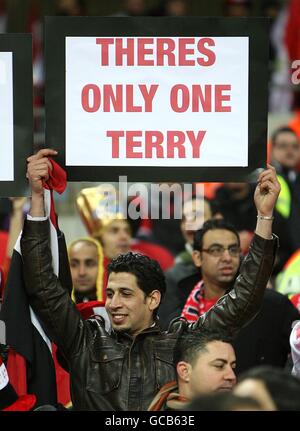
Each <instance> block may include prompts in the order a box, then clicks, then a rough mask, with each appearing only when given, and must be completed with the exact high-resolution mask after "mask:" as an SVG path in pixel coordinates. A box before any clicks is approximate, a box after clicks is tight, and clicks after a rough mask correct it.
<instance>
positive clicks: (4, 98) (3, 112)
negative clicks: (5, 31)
mask: <svg viewBox="0 0 300 431" xmlns="http://www.w3.org/2000/svg"><path fill="white" fill-rule="evenodd" d="M12 61H13V56H12V52H0V136H1V137H0V181H13V180H14V118H13V70H12Z"/></svg>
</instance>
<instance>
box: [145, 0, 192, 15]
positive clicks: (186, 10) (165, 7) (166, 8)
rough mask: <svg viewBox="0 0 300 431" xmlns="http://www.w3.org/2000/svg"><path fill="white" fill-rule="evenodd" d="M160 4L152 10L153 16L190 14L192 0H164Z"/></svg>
mask: <svg viewBox="0 0 300 431" xmlns="http://www.w3.org/2000/svg"><path fill="white" fill-rule="evenodd" d="M160 3H161V4H160V6H159V7H157V8H155V9H153V10H152V11H151V12H150V15H152V16H187V15H190V0H162V1H161V2H160Z"/></svg>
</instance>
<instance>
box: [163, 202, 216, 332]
mask: <svg viewBox="0 0 300 431" xmlns="http://www.w3.org/2000/svg"><path fill="white" fill-rule="evenodd" d="M211 215H212V213H211V208H210V203H209V201H208V200H206V199H203V197H201V196H197V197H195V198H192V199H190V200H188V201H186V202H185V203H184V204H183V208H182V221H181V226H180V227H181V233H182V236H183V237H184V239H185V241H186V242H185V250H183V251H182V252H181V253H179V254H178V255H177V256H176V259H175V265H174V266H173V267H172V268H170V269H169V270H168V271H167V272H166V284H167V290H166V297H165V300H164V302H163V303H162V305H161V307H160V310H159V318H160V325H161V327H162V328H164V329H167V327H168V325H169V323H170V322H171V320H172V319H173V318H174V317H177V316H179V315H180V313H181V310H182V308H183V305H184V302H185V300H186V298H187V295H188V294H185V292H184V289H182V288H181V281H182V280H185V279H186V278H187V277H190V276H193V275H195V274H197V275H198V272H197V268H196V267H195V265H194V262H193V258H192V253H193V240H194V233H195V231H196V230H198V229H200V228H201V226H202V225H203V222H204V221H206V220H208V219H210V218H211ZM182 298H184V299H182Z"/></svg>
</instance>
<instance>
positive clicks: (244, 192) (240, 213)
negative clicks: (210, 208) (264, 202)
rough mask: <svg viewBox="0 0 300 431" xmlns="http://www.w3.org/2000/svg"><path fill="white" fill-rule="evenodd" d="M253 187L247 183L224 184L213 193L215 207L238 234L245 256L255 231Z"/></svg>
mask: <svg viewBox="0 0 300 431" xmlns="http://www.w3.org/2000/svg"><path fill="white" fill-rule="evenodd" d="M254 189H255V186H254V184H249V183H226V184H224V185H223V186H221V187H219V188H218V189H217V190H216V193H215V200H214V202H215V205H216V206H217V207H218V211H219V212H220V213H221V214H222V216H223V218H224V219H225V220H226V221H228V222H229V223H231V224H232V225H233V226H234V227H235V228H236V229H237V231H238V232H239V236H240V246H241V251H242V253H243V254H247V252H248V248H249V245H250V243H251V240H252V237H253V232H254V229H255V216H256V208H255V205H254V203H253V198H252V197H253V193H254Z"/></svg>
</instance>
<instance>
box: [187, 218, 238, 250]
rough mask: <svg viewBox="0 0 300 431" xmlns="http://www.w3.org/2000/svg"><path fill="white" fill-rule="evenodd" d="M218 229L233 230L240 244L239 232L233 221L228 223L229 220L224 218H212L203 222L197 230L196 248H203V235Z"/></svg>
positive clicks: (194, 245)
mask: <svg viewBox="0 0 300 431" xmlns="http://www.w3.org/2000/svg"><path fill="white" fill-rule="evenodd" d="M216 229H224V230H229V231H230V232H232V233H233V234H234V235H235V236H236V239H237V242H238V245H240V237H239V234H238V232H237V230H236V229H235V227H234V226H233V225H232V224H231V223H228V222H227V221H225V220H223V219H210V220H207V221H206V222H205V223H204V224H203V226H202V228H201V229H198V230H197V231H196V232H195V235H194V244H193V248H194V250H198V251H201V250H202V248H203V237H204V235H205V234H206V232H208V231H210V230H216Z"/></svg>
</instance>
